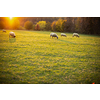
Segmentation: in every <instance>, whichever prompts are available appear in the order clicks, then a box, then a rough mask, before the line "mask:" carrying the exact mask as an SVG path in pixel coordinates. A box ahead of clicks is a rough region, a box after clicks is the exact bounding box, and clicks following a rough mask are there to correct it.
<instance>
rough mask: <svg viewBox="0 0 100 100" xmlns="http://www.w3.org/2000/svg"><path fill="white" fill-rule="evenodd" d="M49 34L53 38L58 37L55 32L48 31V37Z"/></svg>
mask: <svg viewBox="0 0 100 100" xmlns="http://www.w3.org/2000/svg"><path fill="white" fill-rule="evenodd" d="M51 36H52V38H53V37H57V39H58V36H57V34H56V33H50V38H51Z"/></svg>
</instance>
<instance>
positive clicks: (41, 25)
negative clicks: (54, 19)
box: [37, 21, 46, 30]
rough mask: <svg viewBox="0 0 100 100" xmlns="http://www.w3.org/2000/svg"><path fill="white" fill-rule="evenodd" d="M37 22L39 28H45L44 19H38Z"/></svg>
mask: <svg viewBox="0 0 100 100" xmlns="http://www.w3.org/2000/svg"><path fill="white" fill-rule="evenodd" d="M37 24H38V25H39V26H40V30H45V27H46V21H39V22H38V23H37Z"/></svg>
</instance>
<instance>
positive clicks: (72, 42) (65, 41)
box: [58, 39, 76, 44]
mask: <svg viewBox="0 0 100 100" xmlns="http://www.w3.org/2000/svg"><path fill="white" fill-rule="evenodd" d="M58 40H59V41H61V42H66V43H70V44H76V43H73V42H70V41H66V40H61V39H58Z"/></svg>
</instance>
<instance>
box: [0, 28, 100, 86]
mask: <svg viewBox="0 0 100 100" xmlns="http://www.w3.org/2000/svg"><path fill="white" fill-rule="evenodd" d="M10 31H11V30H7V32H6V33H3V32H2V31H0V84H24V83H26V84H37V83H38V84H45V83H50V84H91V83H96V84H98V83H99V84H100V36H92V35H82V34H80V38H77V37H72V33H66V35H67V37H61V36H60V33H59V32H56V33H57V34H58V37H59V38H58V39H56V38H53V39H52V38H50V32H46V31H21V30H14V32H15V34H16V38H9V32H10Z"/></svg>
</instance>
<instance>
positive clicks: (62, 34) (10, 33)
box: [3, 29, 79, 39]
mask: <svg viewBox="0 0 100 100" xmlns="http://www.w3.org/2000/svg"><path fill="white" fill-rule="evenodd" d="M3 32H6V30H4V29H3ZM10 36H12V37H14V38H15V37H16V35H15V33H14V32H9V37H10ZM61 36H65V37H67V36H66V34H65V33H61ZM74 36H76V37H79V34H78V33H73V36H72V37H74ZM51 37H52V38H53V37H57V39H58V35H57V34H56V33H50V38H51Z"/></svg>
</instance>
